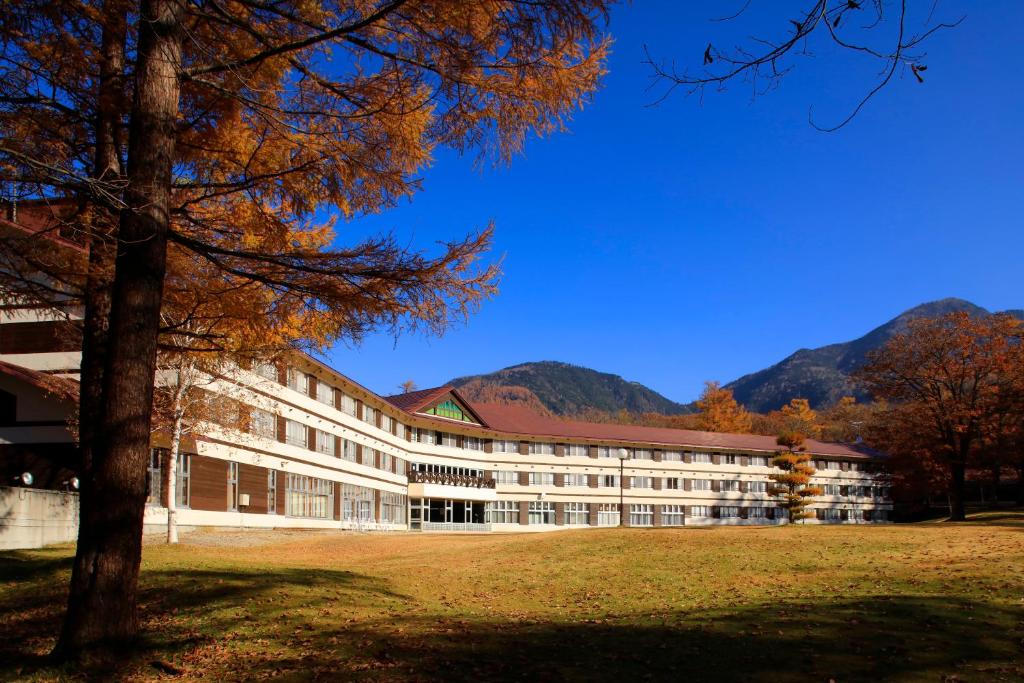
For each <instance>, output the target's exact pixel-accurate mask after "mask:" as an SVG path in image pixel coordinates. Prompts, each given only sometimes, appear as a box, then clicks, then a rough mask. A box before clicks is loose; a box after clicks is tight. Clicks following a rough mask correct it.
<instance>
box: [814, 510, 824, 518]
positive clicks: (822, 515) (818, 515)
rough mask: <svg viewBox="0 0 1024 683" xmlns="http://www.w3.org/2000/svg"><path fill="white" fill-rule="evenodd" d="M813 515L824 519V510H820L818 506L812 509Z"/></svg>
mask: <svg viewBox="0 0 1024 683" xmlns="http://www.w3.org/2000/svg"><path fill="white" fill-rule="evenodd" d="M814 516H815V517H817V518H818V519H825V511H824V510H822V509H821V508H818V509H817V510H815V511H814Z"/></svg>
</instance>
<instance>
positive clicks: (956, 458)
mask: <svg viewBox="0 0 1024 683" xmlns="http://www.w3.org/2000/svg"><path fill="white" fill-rule="evenodd" d="M1022 340H1024V324H1022V323H1021V321H1019V320H1017V319H1015V318H1013V317H1011V316H1009V315H993V316H988V317H977V318H972V317H971V316H969V315H968V314H967V313H963V312H957V313H949V314H947V315H944V316H942V317H940V318H934V319H932V318H927V319H920V320H914V321H911V323H910V326H909V329H908V330H907V331H906V332H905V333H903V334H898V335H896V336H895V337H893V338H892V339H890V340H889V341H888V342H887V343H886V345H885V346H884V347H882V348H881V349H879V350H877V351H874V352H872V353H871V354H869V356H868V363H867V364H866V365H865V366H864V367H863V368H862V369H861V370H860V371H859V372H858V373H857V377H858V379H859V380H860V381H862V382H863V383H864V384H865V385H866V386H867V387H868V388H869V389H870V390H871V392H872V394H874V395H875V396H876V397H877V398H882V399H886V400H888V401H891V402H892V403H893V404H894V405H893V410H892V411H891V413H890V415H889V416H888V417H889V419H890V421H902V422H904V423H906V428H905V429H903V430H902V431H905V432H908V433H921V432H922V431H923V432H924V433H925V434H927V440H926V442H925V445H926V446H928V447H929V448H930V451H931V453H930V454H931V455H932V456H933V457H935V458H936V459H937V460H939V461H940V462H942V463H943V464H944V466H945V467H946V471H947V473H948V476H949V494H950V499H951V502H950V516H949V518H950V520H951V521H960V520H963V519H964V518H965V510H964V478H965V473H966V469H967V467H968V464H969V463H970V462H971V460H972V459H973V458H974V457H975V456H976V455H977V454H978V452H979V450H980V449H982V447H983V446H984V445H985V442H986V439H988V440H991V439H992V438H993V434H992V430H993V428H994V427H995V426H996V425H997V424H998V420H997V417H998V416H999V415H1000V413H1001V411H1004V410H1007V409H1009V408H1010V406H1013V405H1020V400H1019V393H1020V392H1021V385H1022V382H1021V379H1020V378H1021V376H1022V373H1024V344H1022Z"/></svg>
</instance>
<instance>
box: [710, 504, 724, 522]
mask: <svg viewBox="0 0 1024 683" xmlns="http://www.w3.org/2000/svg"><path fill="white" fill-rule="evenodd" d="M711 516H712V517H714V518H715V519H721V517H722V511H721V510H719V509H718V506H717V505H715V506H713V507H712V508H711Z"/></svg>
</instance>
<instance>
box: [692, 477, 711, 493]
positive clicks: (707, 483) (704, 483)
mask: <svg viewBox="0 0 1024 683" xmlns="http://www.w3.org/2000/svg"><path fill="white" fill-rule="evenodd" d="M692 488H693V490H694V491H710V490H711V480H710V479H694V480H693V486H692Z"/></svg>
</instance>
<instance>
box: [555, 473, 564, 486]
mask: <svg viewBox="0 0 1024 683" xmlns="http://www.w3.org/2000/svg"><path fill="white" fill-rule="evenodd" d="M555 486H565V475H564V474H561V473H556V474H555Z"/></svg>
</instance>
